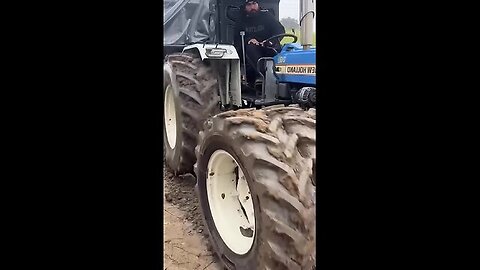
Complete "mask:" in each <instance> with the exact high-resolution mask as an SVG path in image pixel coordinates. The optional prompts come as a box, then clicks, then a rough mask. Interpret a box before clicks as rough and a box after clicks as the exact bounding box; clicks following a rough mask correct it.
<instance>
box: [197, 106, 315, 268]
mask: <svg viewBox="0 0 480 270" xmlns="http://www.w3.org/2000/svg"><path fill="white" fill-rule="evenodd" d="M315 125H316V120H315V110H314V109H310V110H309V111H308V112H306V111H303V110H302V109H300V108H298V107H284V106H272V107H267V108H265V109H262V110H255V109H241V110H237V111H228V112H224V113H220V114H218V115H216V116H215V117H213V118H211V119H209V120H207V122H206V123H205V129H204V131H202V132H200V137H199V145H198V146H197V147H196V149H195V150H196V156H197V163H196V164H195V166H194V167H195V172H196V175H197V187H196V189H197V192H198V195H199V199H200V205H201V209H202V213H203V217H204V221H205V224H206V227H207V230H208V232H209V234H210V240H211V243H212V245H213V247H214V250H215V251H216V253H217V254H218V257H219V258H220V259H221V261H222V262H223V263H224V265H225V267H227V268H228V269H237V270H238V269H245V270H247V269H248V270H255V269H257V270H264V269H271V270H294V269H308V270H311V269H312V268H313V267H314V266H315V252H316V251H315V208H316V206H315V205H316V201H315V183H316V181H314V179H313V178H314V177H315V167H314V163H315V158H316V157H315V140H316V139H315ZM242 179H243V180H242ZM245 185H247V187H245Z"/></svg>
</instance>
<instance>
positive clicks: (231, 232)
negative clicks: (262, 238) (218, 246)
mask: <svg viewBox="0 0 480 270" xmlns="http://www.w3.org/2000/svg"><path fill="white" fill-rule="evenodd" d="M206 182H207V197H208V203H209V206H210V212H211V214H212V218H213V221H214V223H215V227H216V229H217V231H218V233H219V234H220V237H221V238H222V240H223V242H224V243H225V245H227V247H228V248H229V249H230V250H232V251H233V252H235V253H237V254H240V255H242V254H245V253H247V252H248V251H249V250H250V248H251V247H252V245H253V240H254V238H255V214H254V208H253V200H252V198H251V194H250V188H249V186H248V182H247V180H246V178H245V175H244V174H243V171H242V170H241V168H240V166H238V163H237V162H236V161H235V159H234V158H233V157H232V156H231V155H230V154H229V153H227V152H226V151H224V150H217V151H215V152H214V153H213V154H212V156H211V157H210V160H209V161H208V176H207V181H206Z"/></svg>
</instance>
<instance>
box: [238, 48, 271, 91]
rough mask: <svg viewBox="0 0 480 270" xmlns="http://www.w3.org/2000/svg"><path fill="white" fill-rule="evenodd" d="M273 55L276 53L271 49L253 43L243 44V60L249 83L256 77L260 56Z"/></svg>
mask: <svg viewBox="0 0 480 270" xmlns="http://www.w3.org/2000/svg"><path fill="white" fill-rule="evenodd" d="M275 55H276V53H275V51H274V50H272V49H269V48H266V47H262V46H258V45H253V44H247V45H245V56H246V57H245V61H246V62H247V66H246V73H247V82H248V83H249V84H253V83H254V82H255V79H256V78H257V74H258V70H257V62H258V59H260V58H261V57H272V56H275Z"/></svg>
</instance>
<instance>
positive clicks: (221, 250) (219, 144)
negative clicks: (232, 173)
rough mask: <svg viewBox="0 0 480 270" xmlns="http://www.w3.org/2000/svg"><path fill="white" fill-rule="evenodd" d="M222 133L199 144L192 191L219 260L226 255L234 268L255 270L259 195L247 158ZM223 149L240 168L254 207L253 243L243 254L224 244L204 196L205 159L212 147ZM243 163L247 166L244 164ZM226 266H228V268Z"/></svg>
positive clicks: (259, 231) (259, 217) (258, 234)
mask: <svg viewBox="0 0 480 270" xmlns="http://www.w3.org/2000/svg"><path fill="white" fill-rule="evenodd" d="M225 138H226V137H225V136H218V135H213V136H210V137H209V138H207V139H206V140H205V143H203V144H202V146H201V149H200V151H201V153H202V157H201V159H200V160H198V174H199V175H197V186H196V191H197V194H198V197H199V200H200V206H201V208H202V212H203V218H204V222H205V223H206V225H207V230H208V232H209V234H210V238H211V240H213V241H211V242H214V243H215V244H213V245H214V248H215V250H216V251H217V253H218V254H219V257H220V259H221V260H222V261H224V262H225V258H223V256H225V257H227V259H228V260H229V261H231V262H233V263H234V264H235V268H236V269H252V270H253V269H256V268H257V265H258V264H257V260H256V258H257V255H258V252H259V250H258V247H259V246H260V245H259V243H260V238H261V237H260V236H261V232H262V230H261V227H260V226H261V220H260V219H261V214H260V207H259V205H260V204H259V198H258V193H257V192H256V190H255V188H254V185H255V184H254V182H253V180H252V179H253V178H252V177H251V175H250V170H247V167H249V166H248V165H247V164H245V163H248V160H246V157H245V156H244V155H243V154H242V153H241V151H239V150H240V149H238V150H237V151H235V150H234V149H233V147H231V143H232V142H230V141H226V139H225ZM220 149H221V150H224V151H226V152H228V153H229V154H230V155H232V157H234V158H235V160H236V161H237V163H238V165H239V166H240V168H241V169H242V171H243V173H244V175H245V177H246V180H247V183H248V185H249V188H250V194H251V197H252V200H253V207H254V215H255V235H254V237H255V238H254V241H253V245H252V247H251V249H250V251H249V252H247V253H246V254H244V255H238V254H236V253H234V252H232V251H231V250H230V249H229V248H228V246H227V245H226V244H225V243H224V242H223V240H222V238H221V236H220V234H219V233H218V231H217V229H216V226H215V223H214V221H213V219H212V214H211V212H210V205H209V202H208V196H207V189H206V177H207V166H208V161H209V159H210V157H211V155H212V154H213V153H214V152H215V151H216V150H220ZM245 165H247V166H245ZM225 265H230V263H229V262H228V261H227V262H225ZM235 268H233V269H235ZM229 269H230V268H229Z"/></svg>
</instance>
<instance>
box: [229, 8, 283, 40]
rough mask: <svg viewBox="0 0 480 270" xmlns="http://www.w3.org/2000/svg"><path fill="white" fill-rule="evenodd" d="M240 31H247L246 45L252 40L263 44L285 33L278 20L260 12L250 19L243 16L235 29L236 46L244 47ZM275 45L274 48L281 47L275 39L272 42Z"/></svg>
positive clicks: (265, 12)
mask: <svg viewBox="0 0 480 270" xmlns="http://www.w3.org/2000/svg"><path fill="white" fill-rule="evenodd" d="M240 31H245V45H246V44H247V43H248V41H249V40H250V39H252V38H254V39H256V40H257V41H258V42H262V41H264V40H265V39H267V38H269V37H272V36H275V35H279V34H284V33H285V28H284V27H283V25H282V24H281V23H280V22H279V21H277V19H276V18H275V17H274V16H273V15H272V14H270V13H269V12H268V11H259V12H258V14H256V15H255V16H252V17H248V16H246V15H245V14H243V16H241V20H240V22H238V23H237V25H236V27H235V33H234V35H235V46H238V47H239V46H241V45H242V39H241V36H240ZM271 41H272V42H273V43H274V46H272V47H274V48H279V47H280V41H279V40H277V39H275V40H271Z"/></svg>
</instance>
